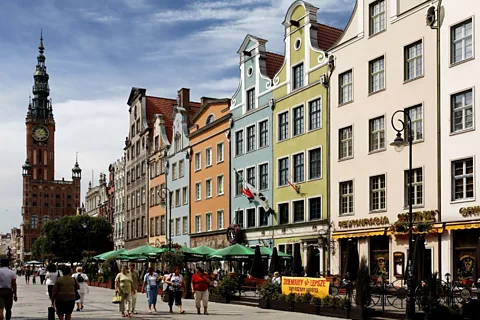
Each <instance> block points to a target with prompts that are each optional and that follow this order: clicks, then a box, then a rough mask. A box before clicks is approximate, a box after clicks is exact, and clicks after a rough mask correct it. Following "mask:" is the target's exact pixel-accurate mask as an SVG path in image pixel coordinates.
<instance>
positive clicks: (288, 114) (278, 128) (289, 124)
mask: <svg viewBox="0 0 480 320" xmlns="http://www.w3.org/2000/svg"><path fill="white" fill-rule="evenodd" d="M289 111H290V110H285V111H282V112H279V113H277V126H278V127H277V142H282V141H286V140H288V139H290V132H291V130H290V126H291V121H290V112H289ZM285 113H286V114H287V117H286V119H287V121H288V122H287V135H286V136H285V138H284V139H280V137H281V133H280V132H281V130H280V126H281V123H280V116H281V115H283V114H285Z"/></svg>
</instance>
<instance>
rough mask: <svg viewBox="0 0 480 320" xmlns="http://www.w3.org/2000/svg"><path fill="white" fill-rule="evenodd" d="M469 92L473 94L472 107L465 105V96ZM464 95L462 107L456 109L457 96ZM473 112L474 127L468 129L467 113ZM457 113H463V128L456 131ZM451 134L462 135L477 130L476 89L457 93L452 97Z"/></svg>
mask: <svg viewBox="0 0 480 320" xmlns="http://www.w3.org/2000/svg"><path fill="white" fill-rule="evenodd" d="M469 91H471V94H472V104H471V105H466V104H465V94H467V93H468V92H469ZM460 95H462V96H463V97H462V106H461V107H459V108H455V103H454V99H455V97H457V96H460ZM467 110H471V113H472V125H471V126H470V127H466V125H465V124H466V122H465V118H466V111H467ZM455 112H461V113H462V128H461V129H458V130H455V128H454V126H455ZM450 119H451V120H450V123H451V125H450V132H451V133H453V134H455V133H462V132H466V131H472V130H475V89H474V88H473V87H471V88H467V89H465V90H461V91H458V92H455V93H453V94H451V95H450Z"/></svg>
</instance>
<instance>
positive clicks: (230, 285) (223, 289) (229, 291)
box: [218, 277, 238, 296]
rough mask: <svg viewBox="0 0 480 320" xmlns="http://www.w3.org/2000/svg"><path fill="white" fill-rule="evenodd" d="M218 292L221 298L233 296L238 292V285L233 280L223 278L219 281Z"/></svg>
mask: <svg viewBox="0 0 480 320" xmlns="http://www.w3.org/2000/svg"><path fill="white" fill-rule="evenodd" d="M218 291H219V293H220V294H221V295H222V296H233V295H234V294H235V293H237V291H238V283H237V281H236V280H235V279H233V278H229V277H225V278H223V279H222V281H220V284H219V285H218Z"/></svg>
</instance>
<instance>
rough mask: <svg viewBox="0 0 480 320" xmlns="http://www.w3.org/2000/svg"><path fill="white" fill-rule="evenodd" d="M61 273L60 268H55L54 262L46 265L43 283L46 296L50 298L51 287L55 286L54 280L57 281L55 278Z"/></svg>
mask: <svg viewBox="0 0 480 320" xmlns="http://www.w3.org/2000/svg"><path fill="white" fill-rule="evenodd" d="M61 276H62V273H61V272H60V270H57V267H56V266H55V265H54V264H50V265H49V266H48V267H47V274H46V275H45V284H46V285H47V290H48V296H49V297H50V300H52V291H53V287H54V286H55V282H57V278H60V277H61Z"/></svg>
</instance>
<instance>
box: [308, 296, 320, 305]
mask: <svg viewBox="0 0 480 320" xmlns="http://www.w3.org/2000/svg"><path fill="white" fill-rule="evenodd" d="M310 303H311V304H314V305H316V306H320V305H321V304H322V299H321V298H319V297H312V299H311V300H310Z"/></svg>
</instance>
